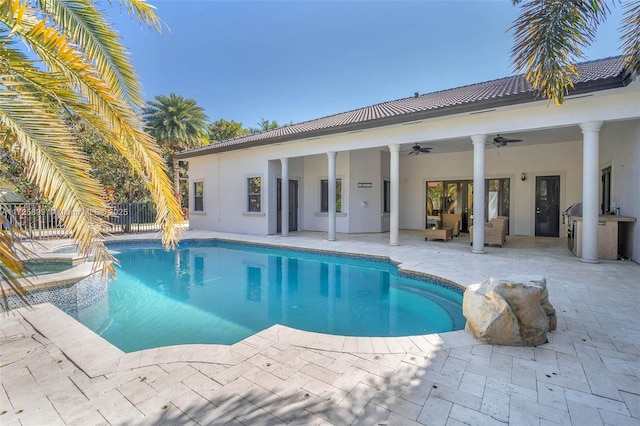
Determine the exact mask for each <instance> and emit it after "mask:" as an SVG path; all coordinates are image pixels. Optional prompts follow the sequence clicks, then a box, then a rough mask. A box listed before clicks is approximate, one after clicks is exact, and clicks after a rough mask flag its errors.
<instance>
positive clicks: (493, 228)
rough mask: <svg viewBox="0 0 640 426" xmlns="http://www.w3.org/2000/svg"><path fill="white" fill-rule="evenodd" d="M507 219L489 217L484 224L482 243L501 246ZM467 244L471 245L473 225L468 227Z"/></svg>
mask: <svg viewBox="0 0 640 426" xmlns="http://www.w3.org/2000/svg"><path fill="white" fill-rule="evenodd" d="M507 223H508V220H507V221H505V220H504V219H498V218H495V219H491V221H490V222H485V224H484V245H496V246H500V247H502V244H504V241H505V235H506V230H505V226H506V224H507ZM469 244H471V245H473V226H471V227H469Z"/></svg>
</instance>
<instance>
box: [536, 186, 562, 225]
mask: <svg viewBox="0 0 640 426" xmlns="http://www.w3.org/2000/svg"><path fill="white" fill-rule="evenodd" d="M535 214H536V237H558V236H560V176H537V177H536V212H535Z"/></svg>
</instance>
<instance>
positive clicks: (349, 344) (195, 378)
mask: <svg viewBox="0 0 640 426" xmlns="http://www.w3.org/2000/svg"><path fill="white" fill-rule="evenodd" d="M185 237H186V238H214V237H217V238H225V239H234V240H241V241H252V242H261V243H268V244H276V245H290V246H296V247H312V248H316V249H325V250H335V251H343V252H359V253H363V252H364V253H368V254H374V255H384V256H389V257H391V258H392V259H393V260H396V261H399V262H401V265H400V266H401V267H402V268H405V269H408V270H413V271H418V272H427V273H431V274H433V275H437V276H441V277H443V278H446V279H449V280H452V281H455V282H457V283H460V284H462V285H465V286H466V285H469V284H472V283H474V282H477V281H480V280H482V279H484V278H487V277H489V276H494V277H498V278H501V277H506V276H511V275H519V276H522V275H530V276H535V277H539V276H545V277H547V280H548V283H549V293H550V301H551V303H552V304H553V305H554V307H555V308H556V310H557V312H558V330H557V331H555V332H553V333H551V334H550V336H549V337H550V342H549V343H547V344H545V345H542V346H539V347H536V348H518V347H505V346H490V345H485V344H481V343H479V342H477V341H476V340H474V339H473V338H472V337H471V336H470V335H468V334H467V333H466V332H465V331H457V332H451V333H441V334H438V335H426V336H412V337H402V338H356V337H343V336H328V335H320V334H315V333H307V332H302V331H298V330H293V329H290V328H287V327H283V326H274V327H271V328H269V329H267V330H264V331H263V332H261V333H258V334H256V335H254V336H252V337H250V338H248V339H245V340H244V341H242V342H240V343H237V344H235V345H232V346H218V345H185V346H175V347H168V348H157V349H150V350H145V351H141V352H135V353H129V354H125V353H123V352H121V351H120V350H118V349H117V348H115V347H113V346H111V345H109V344H108V343H106V342H105V341H103V340H102V339H100V338H98V337H97V336H96V335H94V334H93V333H91V332H90V331H88V330H87V329H86V328H84V326H82V325H80V324H78V323H77V322H75V321H74V320H73V319H71V318H70V317H69V316H67V315H66V314H64V313H62V312H61V311H59V310H57V309H56V308H54V307H52V306H51V305H40V306H38V307H36V308H35V309H32V310H25V309H21V310H17V311H14V312H12V313H11V314H10V315H8V316H2V318H1V321H2V322H1V326H0V339H1V340H0V343H1V345H0V350H1V353H0V364H1V369H0V375H1V376H0V377H1V382H2V392H0V423H1V424H2V425H13V424H25V425H27V424H37V425H40V424H47V425H49V424H77V425H99V424H111V425H120V424H122V425H131V424H144V425H146V424H206V425H210V424H215V425H218V424H231V425H240V424H244V425H263V424H265V425H266V424H274V425H279V424H293V425H296V424H304V425H315V424H319V425H321V424H335V425H350V424H355V425H415V424H424V425H461V424H471V425H494V424H496V425H497V424H513V425H553V424H563V425H569V424H573V425H599V424H605V425H640V265H638V264H635V263H633V262H629V261H603V262H602V263H600V264H587V263H582V262H580V261H579V260H578V259H577V258H575V257H574V256H573V255H572V254H571V253H570V252H569V251H568V250H567V248H566V241H565V240H564V239H550V238H530V237H517V236H516V237H511V236H510V237H508V241H507V244H506V245H505V246H504V248H502V249H500V248H493V247H488V248H487V254H485V255H477V254H471V253H470V248H469V243H468V237H467V236H466V235H465V234H462V235H461V236H460V237H459V238H454V240H453V241H449V243H447V244H442V243H441V242H438V241H436V242H432V241H428V242H425V241H424V237H423V234H422V233H421V232H417V231H414V232H411V231H403V232H402V233H401V236H400V241H401V245H400V246H397V247H391V246H389V245H388V244H387V242H388V235H385V234H366V235H360V234H358V235H339V236H338V238H339V240H338V241H334V242H329V241H326V240H324V239H323V237H324V234H322V233H312V232H303V233H292V234H291V235H290V236H289V237H287V238H282V237H278V236H270V237H257V236H247V235H235V234H234V235H231V234H220V233H214V232H196V231H189V232H187V233H186V234H185ZM130 238H133V239H136V238H149V235H146V236H144V235H138V236H133V237H130Z"/></svg>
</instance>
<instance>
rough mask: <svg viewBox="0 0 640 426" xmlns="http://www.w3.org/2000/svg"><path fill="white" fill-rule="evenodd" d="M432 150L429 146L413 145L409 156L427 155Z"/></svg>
mask: <svg viewBox="0 0 640 426" xmlns="http://www.w3.org/2000/svg"><path fill="white" fill-rule="evenodd" d="M432 149H433V148H431V147H430V146H420V145H419V144H415V145H414V146H413V147H412V148H411V151H409V155H418V154H420V153H423V154H429V153H430V152H431V150H432Z"/></svg>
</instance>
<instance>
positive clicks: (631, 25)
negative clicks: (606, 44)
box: [620, 0, 640, 73]
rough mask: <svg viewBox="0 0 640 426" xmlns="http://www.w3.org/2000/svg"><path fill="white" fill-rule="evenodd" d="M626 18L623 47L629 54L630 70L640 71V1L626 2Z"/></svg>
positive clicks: (623, 30) (622, 27)
mask: <svg viewBox="0 0 640 426" xmlns="http://www.w3.org/2000/svg"><path fill="white" fill-rule="evenodd" d="M623 7H624V19H623V21H622V26H621V27H620V31H621V32H622V36H621V39H622V40H623V44H622V49H623V51H624V54H625V55H626V56H627V61H628V62H627V64H628V67H629V70H631V71H635V72H636V73H640V1H638V0H636V1H630V2H627V3H625V4H624V6H623Z"/></svg>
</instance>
